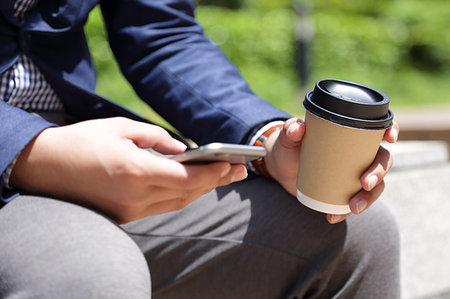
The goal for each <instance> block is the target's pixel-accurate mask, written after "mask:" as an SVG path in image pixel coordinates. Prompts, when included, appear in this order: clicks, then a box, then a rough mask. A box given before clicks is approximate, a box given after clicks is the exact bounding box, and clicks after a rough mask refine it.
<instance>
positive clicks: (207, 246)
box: [124, 177, 396, 298]
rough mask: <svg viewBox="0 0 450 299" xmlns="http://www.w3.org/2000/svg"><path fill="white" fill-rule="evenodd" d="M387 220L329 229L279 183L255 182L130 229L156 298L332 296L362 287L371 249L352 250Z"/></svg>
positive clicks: (374, 216) (378, 213)
mask: <svg viewBox="0 0 450 299" xmlns="http://www.w3.org/2000/svg"><path fill="white" fill-rule="evenodd" d="M386 215H387V214H386V212H385V211H384V209H383V208H377V207H376V208H374V209H373V211H372V212H370V213H367V216H366V217H364V216H361V217H355V218H354V219H353V218H352V217H351V218H352V219H351V220H348V221H346V222H343V223H341V224H338V225H330V224H328V223H327V222H326V219H325V215H324V214H321V213H318V212H315V211H312V210H310V209H308V208H305V207H304V206H303V205H301V204H300V203H298V201H297V200H296V199H295V198H294V197H292V196H291V195H289V194H288V193H286V192H285V191H284V190H283V189H282V188H281V187H280V186H279V185H278V184H277V183H275V182H272V181H268V180H266V179H265V178H262V177H252V178H249V179H247V180H246V181H244V182H240V183H235V184H232V185H229V186H226V187H221V188H218V189H216V190H214V191H213V192H211V193H209V194H207V195H205V196H203V197H202V198H200V199H199V200H197V201H195V202H194V203H192V204H191V205H189V206H188V207H186V208H185V209H183V210H181V211H178V212H172V213H167V214H163V215H159V216H153V217H148V218H145V219H141V220H140V221H136V222H133V223H130V224H128V225H125V226H124V228H125V229H126V230H127V231H128V232H129V233H130V234H131V236H132V237H133V238H134V239H135V240H136V242H137V243H138V244H139V246H140V247H141V249H142V250H143V251H144V253H145V256H146V258H147V262H148V263H149V266H150V269H151V272H152V284H153V296H154V297H155V298H180V297H184V298H295V297H298V298H302V297H308V296H311V297H316V298H320V297H322V298H331V297H333V296H336V297H338V296H339V294H350V293H354V292H355V289H357V286H358V285H360V284H361V280H362V279H361V277H362V276H364V274H363V273H362V272H361V271H359V272H358V270H357V269H358V267H359V266H360V263H359V261H360V260H362V259H363V258H362V257H361V255H362V254H363V251H364V250H363V249H361V250H360V251H358V252H357V253H358V254H360V256H356V255H355V253H354V252H355V250H354V248H353V247H354V246H355V244H357V245H356V247H358V246H359V245H358V244H364V243H365V240H364V238H365V236H366V234H365V233H370V231H366V232H363V231H362V230H363V229H367V227H368V228H371V226H370V223H374V222H376V221H378V220H379V219H383V218H386V217H387V218H389V216H386ZM363 217H364V218H363ZM385 220H386V219H385ZM359 222H362V223H366V225H365V226H363V225H362V224H361V223H359ZM389 229H393V231H394V233H393V235H395V231H396V230H395V225H394V226H393V228H388V230H389ZM350 235H351V236H350ZM374 239H376V238H374ZM393 239H395V236H394V237H393ZM374 243H377V242H376V241H374V242H371V243H370V245H372V246H373V244H374ZM394 243H395V242H394ZM384 246H386V245H384ZM359 247H361V246H359ZM349 249H351V250H349ZM374 249H375V248H374ZM372 251H373V250H370V252H372ZM352 255H354V256H352ZM349 257H351V259H349ZM371 260H373V258H372V259H371ZM391 266H392V265H389V267H391ZM391 268H392V267H391ZM355 272H358V273H355ZM335 275H336V276H338V277H339V279H337V278H335V277H334V276H335ZM341 277H342V279H340V278H341ZM350 278H352V279H353V280H354V281H353V280H349V279H350ZM389 278H392V276H390V277H389ZM330 281H333V282H335V283H333V284H331V283H330ZM349 281H350V282H349Z"/></svg>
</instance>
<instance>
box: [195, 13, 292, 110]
mask: <svg viewBox="0 0 450 299" xmlns="http://www.w3.org/2000/svg"><path fill="white" fill-rule="evenodd" d="M197 19H198V20H199V21H200V22H201V23H202V25H203V26H204V28H205V33H206V34H207V35H208V36H209V37H210V38H211V39H212V40H214V41H215V42H216V43H217V44H218V45H219V46H220V47H221V49H222V50H223V51H224V52H225V54H226V55H227V56H228V58H229V59H230V60H231V61H232V62H233V63H234V64H236V65H237V66H238V67H239V69H240V71H241V73H242V75H243V77H244V78H245V79H246V80H247V81H248V82H250V86H251V87H252V89H253V90H255V91H256V92H257V94H258V95H260V96H262V97H264V98H266V99H267V100H269V101H271V102H273V103H275V104H276V105H277V106H279V107H281V108H283V109H291V108H292V104H293V103H292V101H291V99H292V98H293V97H294V96H295V93H296V92H297V83H296V74H295V68H293V65H294V64H295V61H294V51H295V44H294V40H293V38H292V37H293V35H294V33H293V31H294V24H295V14H294V13H293V12H292V11H291V10H286V9H276V10H267V11H260V10H239V11H233V10H228V9H223V8H217V7H200V8H199V9H198V12H197Z"/></svg>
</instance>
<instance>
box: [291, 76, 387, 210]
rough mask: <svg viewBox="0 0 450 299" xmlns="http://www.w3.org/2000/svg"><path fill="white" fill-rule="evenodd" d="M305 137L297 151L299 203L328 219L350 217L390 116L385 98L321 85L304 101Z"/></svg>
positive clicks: (337, 84) (342, 85) (334, 83)
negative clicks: (334, 215) (342, 216)
mask: <svg viewBox="0 0 450 299" xmlns="http://www.w3.org/2000/svg"><path fill="white" fill-rule="evenodd" d="M303 105H304V106H305V108H306V117H305V125H306V132H305V136H304V138H303V140H302V145H301V149H300V162H299V169H298V177H297V198H298V200H299V201H300V202H301V203H303V204H304V205H305V206H307V207H309V208H311V209H314V210H317V211H320V212H324V213H327V214H347V213H350V212H351V211H350V207H349V201H350V199H351V198H352V197H353V196H354V195H355V194H356V193H357V192H358V191H360V190H361V188H362V186H361V182H360V179H361V175H362V174H363V173H364V171H365V170H366V169H367V168H368V167H369V166H370V165H371V164H372V162H373V160H374V158H375V156H376V153H377V151H378V148H379V145H380V142H381V140H382V138H383V135H384V132H385V130H386V129H387V128H389V127H390V126H392V119H393V117H394V116H393V114H392V112H391V111H390V110H389V98H388V97H387V96H386V95H384V94H383V93H381V92H379V91H378V90H375V89H373V88H371V87H368V86H365V85H362V84H359V83H355V82H350V81H345V80H339V79H323V80H319V81H317V83H316V86H315V87H314V90H312V91H310V92H308V93H307V94H306V96H305V100H304V101H303Z"/></svg>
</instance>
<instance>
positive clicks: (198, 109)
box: [0, 0, 289, 202]
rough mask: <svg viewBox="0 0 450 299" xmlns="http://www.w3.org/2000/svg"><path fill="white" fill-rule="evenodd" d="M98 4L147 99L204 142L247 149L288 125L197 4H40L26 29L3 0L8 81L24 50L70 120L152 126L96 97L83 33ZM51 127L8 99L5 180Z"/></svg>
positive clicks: (75, 0)
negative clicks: (121, 120) (223, 46)
mask: <svg viewBox="0 0 450 299" xmlns="http://www.w3.org/2000/svg"><path fill="white" fill-rule="evenodd" d="M97 4H100V5H101V9H102V13H103V17H104V19H105V23H106V27H107V30H108V36H109V41H110V45H111V48H112V50H113V53H114V55H115V57H116V59H117V61H118V63H119V65H120V68H121V70H122V72H123V74H124V75H125V77H126V78H127V79H128V80H129V82H130V83H131V85H132V86H133V87H134V89H135V90H136V92H137V93H138V95H139V96H140V97H141V98H142V99H143V100H144V101H146V102H147V103H148V104H149V105H151V106H152V107H153V108H154V109H155V110H156V111H157V112H158V113H159V114H160V115H162V116H163V117H164V118H165V119H166V120H167V121H168V122H169V123H171V124H172V125H173V126H174V127H176V128H177V129H178V130H180V132H181V133H182V134H183V135H185V136H187V137H189V138H191V139H192V140H194V141H195V142H197V143H198V144H204V143H207V142H212V141H222V142H232V143H239V142H241V141H242V140H243V139H244V137H245V136H246V135H247V134H249V132H250V131H251V130H252V129H253V128H254V127H255V126H257V125H259V124H261V123H264V122H268V121H270V120H273V119H284V118H288V117H289V115H288V114H286V113H284V112H282V111H280V110H278V109H276V108H275V107H273V106H272V105H271V104H269V103H268V102H266V101H264V100H262V99H260V98H258V97H257V96H256V95H254V94H253V93H252V92H251V90H250V89H249V87H248V85H247V84H246V83H245V82H244V80H243V79H242V78H241V76H240V74H239V72H238V70H237V69H236V68H235V67H234V66H233V65H232V64H231V63H230V62H229V61H228V59H227V58H226V57H225V56H224V55H223V54H222V52H221V51H220V50H219V49H218V48H217V47H216V45H215V44H214V43H212V42H211V41H210V40H208V38H207V37H205V35H204V34H203V31H202V28H201V26H200V25H199V24H198V23H197V22H196V21H195V18H194V9H195V3H194V0H158V1H151V0H104V1H103V0H40V1H39V3H38V5H37V7H36V8H34V9H33V10H32V11H30V12H29V13H27V14H26V17H25V19H24V21H23V22H22V23H18V22H17V21H16V20H15V19H14V18H13V5H14V0H2V1H1V2H0V73H3V72H4V71H5V70H7V69H8V68H9V67H11V66H12V65H13V64H14V63H15V62H16V61H17V59H18V56H19V53H20V52H21V51H23V52H24V53H26V54H27V55H28V56H29V57H31V58H32V59H33V61H34V62H35V63H36V64H37V65H38V67H39V69H40V70H41V72H42V73H43V74H44V76H45V77H46V79H47V81H48V82H49V83H50V84H51V85H52V87H53V88H54V90H55V91H56V93H57V94H58V96H59V97H60V99H61V100H62V102H63V103H64V106H65V109H66V111H67V112H68V113H69V114H72V115H74V116H76V117H77V118H78V119H80V120H83V119H93V118H103V117H110V116H119V115H121V116H125V117H129V118H132V119H137V120H143V119H142V118H141V117H140V116H139V115H136V114H134V113H132V112H130V111H129V110H127V109H125V108H124V107H121V106H119V105H117V104H115V103H113V102H112V101H110V100H108V99H105V98H103V97H101V96H99V95H97V94H95V92H94V89H95V69H94V64H93V61H92V59H91V56H90V54H89V50H88V46H87V43H86V40H85V36H84V32H83V25H84V24H85V22H86V20H87V17H88V14H89V12H90V11H91V10H92V9H93V8H94V6H95V5H97ZM255 46H257V45H255ZM51 125H52V124H50V123H48V122H46V121H44V120H42V119H41V118H38V117H35V116H33V115H32V114H30V113H27V112H25V111H22V110H20V109H17V108H14V107H10V106H9V105H8V104H6V103H5V102H4V101H3V100H0V173H3V171H4V170H5V169H6V167H7V166H8V165H9V164H10V163H11V161H12V160H13V159H14V158H15V157H16V155H17V154H18V153H20V151H21V150H22V149H23V148H24V147H25V146H26V145H27V144H28V143H29V142H30V140H31V139H33V138H34V137H35V136H36V135H37V134H39V132H41V131H42V130H44V129H45V128H47V127H49V126H51ZM0 184H1V183H0ZM5 190H6V189H5ZM5 190H3V191H2V186H1V185H0V193H1V194H2V195H1V200H3V201H7V200H8V198H11V196H10V195H8V194H6V193H5ZM1 200H0V202H1Z"/></svg>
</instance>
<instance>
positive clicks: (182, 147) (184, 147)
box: [172, 139, 187, 150]
mask: <svg viewBox="0 0 450 299" xmlns="http://www.w3.org/2000/svg"><path fill="white" fill-rule="evenodd" d="M172 140H173V143H174V144H175V146H178V147H179V148H180V149H184V150H185V149H186V148H187V146H186V144H184V143H183V142H181V141H179V140H177V139H172Z"/></svg>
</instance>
